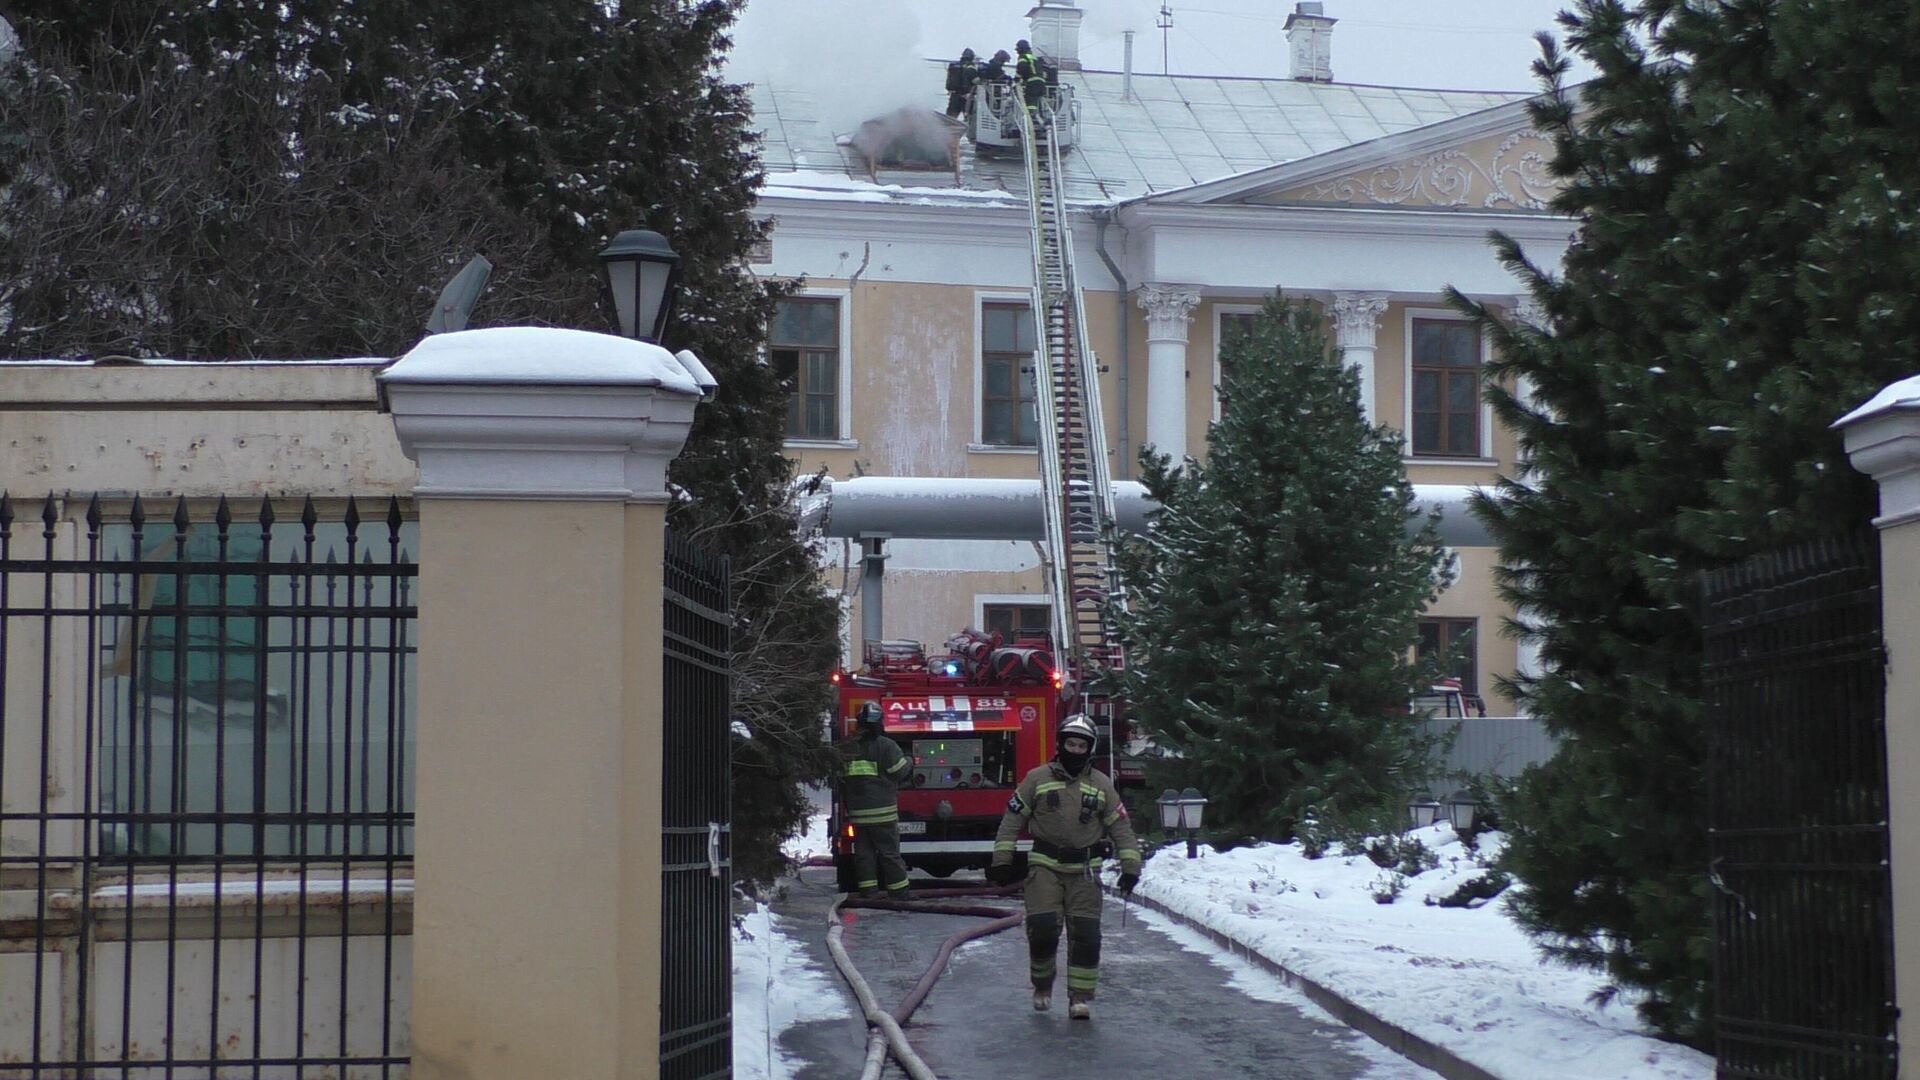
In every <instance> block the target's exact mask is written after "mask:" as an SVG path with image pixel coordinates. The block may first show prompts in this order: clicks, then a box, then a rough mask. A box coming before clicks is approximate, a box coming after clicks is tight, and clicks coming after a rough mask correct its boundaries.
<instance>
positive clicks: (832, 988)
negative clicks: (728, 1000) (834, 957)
mask: <svg viewBox="0 0 1920 1080" xmlns="http://www.w3.org/2000/svg"><path fill="white" fill-rule="evenodd" d="M847 1015H848V1013H847V1010H846V1007H845V1006H844V1005H843V1004H842V1001H841V994H840V988H839V985H838V984H837V983H836V982H834V981H833V979H832V978H831V977H830V975H829V973H828V972H825V971H822V970H821V969H820V968H818V967H816V966H814V964H813V963H812V962H811V961H810V960H808V959H807V955H806V953H805V952H803V951H802V950H801V949H800V948H799V947H798V946H797V945H795V944H794V941H793V939H792V938H790V937H788V936H787V935H786V934H784V933H781V931H780V917H779V916H778V915H775V914H774V913H773V912H771V911H769V910H767V906H766V905H765V904H758V905H755V908H754V911H753V912H752V914H749V915H748V916H747V917H746V918H744V919H742V920H741V921H740V922H739V924H738V925H736V926H735V927H734V932H733V1075H734V1078H735V1080H784V1078H786V1077H790V1076H792V1075H793V1073H794V1070H795V1069H796V1068H797V1067H798V1066H799V1065H801V1064H803V1063H801V1062H796V1061H792V1060H789V1059H788V1058H787V1057H786V1055H784V1054H783V1053H781V1051H780V1047H779V1046H778V1045H777V1044H778V1042H779V1039H780V1033H781V1032H783V1031H785V1030H787V1029H788V1028H789V1027H792V1026H794V1025H795V1024H807V1023H812V1022H813V1021H815V1020H838V1019H840V1018H842V1017H844V1016H847Z"/></svg>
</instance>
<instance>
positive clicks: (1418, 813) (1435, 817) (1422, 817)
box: [1407, 800, 1440, 829]
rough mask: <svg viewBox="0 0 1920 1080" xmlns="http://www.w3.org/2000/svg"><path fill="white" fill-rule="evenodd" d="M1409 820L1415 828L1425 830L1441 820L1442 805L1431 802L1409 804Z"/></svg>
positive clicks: (1423, 801)
mask: <svg viewBox="0 0 1920 1080" xmlns="http://www.w3.org/2000/svg"><path fill="white" fill-rule="evenodd" d="M1407 818H1408V819H1409V820H1411V821H1412V822H1413V827H1414V828H1416V829H1424V828H1426V827H1427V826H1429V825H1432V824H1433V823H1434V822H1436V821H1439V820H1440V804H1439V803H1437V802H1432V801H1430V800H1422V801H1418V802H1410V803H1408V804H1407Z"/></svg>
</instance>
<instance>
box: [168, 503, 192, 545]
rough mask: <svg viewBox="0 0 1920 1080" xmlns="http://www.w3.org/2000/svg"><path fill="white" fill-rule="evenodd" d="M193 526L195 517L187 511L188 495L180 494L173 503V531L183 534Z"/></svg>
mask: <svg viewBox="0 0 1920 1080" xmlns="http://www.w3.org/2000/svg"><path fill="white" fill-rule="evenodd" d="M192 527H193V518H192V517H191V516H189V515H188V513H187V497H186V496H185V495H182V496H180V497H179V498H178V499H175V500H174V503H173V531H174V532H176V533H179V534H180V535H182V536H185V535H186V532H187V530H188V529H190V528H192Z"/></svg>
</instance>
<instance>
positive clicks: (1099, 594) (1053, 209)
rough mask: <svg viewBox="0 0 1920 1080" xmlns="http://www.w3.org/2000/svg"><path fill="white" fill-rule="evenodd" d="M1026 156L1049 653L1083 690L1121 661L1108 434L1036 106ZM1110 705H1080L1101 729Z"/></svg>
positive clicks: (1028, 120)
mask: <svg viewBox="0 0 1920 1080" xmlns="http://www.w3.org/2000/svg"><path fill="white" fill-rule="evenodd" d="M1013 108H1014V111H1015V112H1017V113H1018V114H1019V117H1020V119H1019V123H1020V141H1021V146H1022V148H1023V149H1022V152H1023V153H1024V154H1025V156H1026V166H1027V207H1028V212H1029V215H1030V217H1031V224H1032V227H1033V317H1034V328H1035V340H1036V341H1037V343H1038V346H1039V352H1038V353H1037V354H1036V355H1035V357H1034V363H1035V371H1034V396H1035V398H1036V400H1037V404H1038V406H1039V420H1040V425H1039V426H1040V485H1041V489H1042V490H1041V500H1040V501H1041V504H1042V506H1043V507H1044V510H1043V512H1042V513H1043V517H1044V518H1045V528H1046V535H1047V544H1048V548H1049V551H1048V556H1049V557H1048V562H1049V565H1050V570H1051V573H1052V577H1053V581H1052V586H1053V595H1054V604H1053V639H1054V642H1055V643H1056V645H1055V648H1056V649H1057V650H1058V651H1059V652H1060V653H1061V655H1062V656H1063V657H1065V658H1068V659H1070V660H1071V661H1072V665H1071V666H1070V667H1068V668H1067V670H1068V671H1069V672H1070V673H1071V674H1072V676H1073V678H1075V679H1076V680H1077V684H1076V687H1075V689H1076V692H1077V693H1079V694H1080V695H1081V697H1082V700H1083V701H1085V694H1086V689H1087V687H1088V686H1089V685H1091V684H1092V683H1093V682H1094V681H1095V680H1096V679H1097V678H1098V676H1099V675H1100V674H1101V673H1103V672H1106V671H1114V670H1118V669H1120V668H1121V667H1122V666H1123V664H1124V659H1123V657H1122V656H1121V651H1120V643H1119V640H1118V638H1117V636H1116V635H1115V631H1114V624H1113V619H1112V617H1111V615H1112V612H1113V611H1114V610H1116V609H1120V610H1124V608H1125V605H1126V595H1125V593H1124V590H1123V589H1122V588H1121V586H1120V582H1119V577H1118V574H1117V572H1116V570H1115V567H1114V562H1113V552H1112V551H1111V550H1110V549H1109V547H1108V539H1109V537H1110V536H1111V534H1112V530H1111V526H1112V524H1113V519H1114V513H1113V485H1112V483H1111V482H1110V479H1109V477H1108V469H1107V429H1106V424H1105V423H1104V422H1103V421H1102V419H1101V415H1100V381H1099V379H1098V378H1097V377H1096V373H1097V372H1098V370H1099V368H1098V362H1097V361H1096V360H1095V358H1094V355H1093V350H1091V349H1089V348H1088V347H1087V334H1086V324H1087V320H1086V310H1085V305H1084V303H1083V302H1082V299H1081V295H1080V286H1079V283H1078V282H1077V281H1075V280H1074V273H1073V231H1072V228H1071V226H1070V225H1069V224H1068V221H1067V200H1066V195H1065V194H1064V192H1063V191H1062V190H1061V169H1060V148H1059V147H1058V146H1057V145H1056V144H1055V142H1054V140H1053V138H1052V129H1053V126H1054V125H1053V121H1054V120H1055V118H1054V115H1053V111H1052V108H1051V106H1050V105H1043V106H1042V109H1043V111H1042V112H1041V113H1040V117H1041V118H1042V119H1041V122H1039V123H1036V122H1035V117H1034V116H1032V115H1030V114H1029V113H1028V111H1027V110H1026V109H1024V108H1021V107H1020V104H1019V102H1018V101H1017V100H1016V101H1015V102H1014V105H1013ZM1106 706H1107V702H1105V701H1091V702H1087V711H1088V712H1090V713H1093V714H1094V720H1095V722H1096V723H1098V724H1100V725H1101V726H1102V727H1105V726H1106V721H1107V717H1108V709H1107V707H1106Z"/></svg>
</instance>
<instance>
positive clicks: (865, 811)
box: [839, 701, 913, 900]
mask: <svg viewBox="0 0 1920 1080" xmlns="http://www.w3.org/2000/svg"><path fill="white" fill-rule="evenodd" d="M839 750H840V797H841V799H842V800H843V803H844V805H845V806H846V808H847V820H848V821H849V822H850V823H852V825H853V865H854V871H855V874H856V875H857V876H856V881H857V882H858V885H857V886H856V887H857V888H858V889H859V890H860V895H861V896H863V897H866V898H868V899H877V898H879V897H882V896H886V897H889V898H891V899H894V900H911V899H913V891H912V890H911V889H909V888H907V864H906V863H905V862H904V861H903V860H902V859H901V858H900V806H899V802H898V800H897V799H896V798H895V796H894V793H895V792H897V791H898V790H899V789H900V778H901V777H903V776H905V775H906V774H907V770H908V769H910V768H912V766H913V762H912V761H910V760H908V758H907V755H905V754H903V753H901V751H900V746H899V744H898V743H895V742H894V741H893V740H892V739H889V738H887V737H886V736H885V735H883V734H881V732H880V706H878V705H875V704H874V703H873V702H871V701H869V702H867V703H866V704H865V705H862V706H860V712H859V713H858V714H857V734H855V735H854V736H853V737H852V738H849V739H842V740H841V741H840V746H839ZM882 881H884V882H885V883H886V891H885V892H881V890H880V885H881V882H882Z"/></svg>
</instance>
